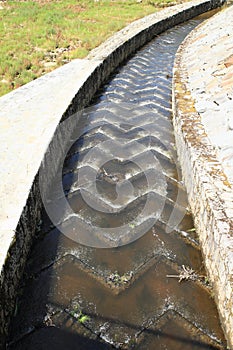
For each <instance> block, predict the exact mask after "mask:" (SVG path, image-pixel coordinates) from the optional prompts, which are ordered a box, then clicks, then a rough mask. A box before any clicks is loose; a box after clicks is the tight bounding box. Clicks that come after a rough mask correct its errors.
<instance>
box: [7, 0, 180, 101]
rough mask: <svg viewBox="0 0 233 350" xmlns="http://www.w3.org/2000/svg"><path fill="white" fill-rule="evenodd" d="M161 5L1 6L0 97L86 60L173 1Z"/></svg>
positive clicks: (65, 1)
mask: <svg viewBox="0 0 233 350" xmlns="http://www.w3.org/2000/svg"><path fill="white" fill-rule="evenodd" d="M162 1H163V2H161V0H154V1H147V0H142V2H137V0H128V1H127V0H121V1H120V0H119V1H113V0H112V1H111V0H99V1H94V0H90V1H88V0H86V1H85V0H82V1H75V0H57V1H52V0H36V1H6V2H2V3H1V7H2V9H0V96H1V95H3V94H5V93H7V92H9V91H11V90H12V89H15V88H17V87H19V86H21V85H23V84H26V83H28V82H29V81H31V80H33V79H36V78H37V77H39V76H41V75H43V74H45V73H47V72H49V71H51V70H53V69H55V68H57V67H59V66H60V65H62V64H64V63H67V62H69V61H70V60H72V59H74V58H83V57H85V56H86V55H87V54H88V52H89V51H90V50H92V49H93V48H94V47H96V46H98V45H99V44H100V43H101V42H103V41H104V40H105V39H106V38H108V37H109V36H111V35H112V34H113V33H114V32H116V31H118V30H120V29H121V28H123V27H124V26H126V25H127V24H129V23H130V22H132V21H134V20H136V19H138V18H140V17H143V16H146V15H148V14H150V13H152V12H155V11H156V10H158V9H159V8H161V7H163V6H166V5H170V4H171V0H162ZM178 1H179V0H178Z"/></svg>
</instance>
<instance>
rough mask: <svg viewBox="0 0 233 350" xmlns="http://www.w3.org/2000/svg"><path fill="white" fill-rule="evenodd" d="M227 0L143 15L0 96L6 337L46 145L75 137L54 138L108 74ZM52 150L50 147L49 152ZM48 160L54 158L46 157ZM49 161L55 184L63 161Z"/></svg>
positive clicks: (1, 326) (0, 313)
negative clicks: (83, 53) (164, 34)
mask: <svg viewBox="0 0 233 350" xmlns="http://www.w3.org/2000/svg"><path fill="white" fill-rule="evenodd" d="M223 2H224V0H206V1H202V0H195V1H193V2H189V3H184V4H182V5H177V6H174V7H171V8H167V9H165V10H163V11H161V12H157V13H155V14H152V15H150V16H147V17H146V18H143V19H141V20H138V21H136V22H134V23H132V24H131V25H129V26H128V27H126V28H124V29H123V30H121V31H120V32H118V33H117V34H115V35H114V36H113V37H112V38H110V39H108V40H107V41H106V42H105V43H104V44H102V45H101V46H100V47H98V48H97V49H95V50H93V51H92V52H91V53H90V55H89V56H88V57H87V58H86V59H84V60H78V59H77V60H74V61H72V62H71V63H69V64H67V65H65V66H63V67H61V68H59V69H57V70H55V71H53V72H52V73H49V74H47V75H45V76H43V77H41V78H39V79H37V80H35V81H33V82H31V83H29V84H27V85H25V86H23V87H21V88H19V89H17V90H15V91H13V92H11V93H9V94H7V95H5V96H3V97H1V98H0V134H1V135H0V138H1V154H0V160H1V164H2V167H1V184H0V193H1V210H0V240H1V248H0V269H1V275H0V276H1V277H0V337H1V342H0V343H2V344H3V343H4V337H5V334H6V333H7V328H8V324H9V320H10V316H11V314H12V312H13V309H14V301H15V297H16V294H17V285H18V282H19V279H20V277H21V275H22V271H23V267H24V264H25V261H26V257H27V254H28V251H29V249H30V245H31V241H32V238H33V236H34V232H35V230H36V225H37V223H38V222H39V220H40V210H41V199H40V193H39V186H38V171H39V168H40V164H41V162H42V160H43V158H44V155H45V153H46V151H47V150H48V149H49V148H50V147H53V144H54V142H55V143H57V142H58V143H59V144H61V147H62V142H63V140H64V139H65V137H70V136H71V135H72V129H71V128H70V129H69V128H67V131H66V135H63V136H65V137H63V138H61V137H59V135H56V136H55V137H54V134H55V131H56V128H57V126H58V124H59V122H60V121H61V120H64V119H65V118H68V117H69V116H70V115H72V114H74V113H76V112H77V111H78V110H80V109H82V108H83V107H85V106H87V105H88V103H89V102H90V100H91V98H92V97H93V95H94V93H95V92H96V91H97V89H98V88H99V87H100V85H101V84H103V82H104V81H105V80H106V79H107V77H108V76H109V74H110V73H111V72H113V71H114V69H115V68H116V67H117V66H118V65H119V64H121V63H122V62H123V61H124V60H125V59H126V58H127V57H129V55H130V54H132V53H133V52H135V51H136V50H137V49H138V48H139V47H141V46H142V45H144V44H145V43H146V42H148V41H150V40H151V39H152V38H153V37H154V36H155V35H157V34H160V33H161V32H163V31H165V30H166V29H168V28H171V27H173V26H174V25H176V24H179V23H182V22H184V21H185V20H188V19H190V18H193V17H195V16H197V15H199V14H201V13H204V12H206V11H208V10H211V9H213V8H216V7H218V6H221V5H222V4H223ZM47 154H49V152H48V153H47ZM44 161H45V162H46V161H51V160H49V159H48V157H47V156H46V157H45V160H44ZM59 161H60V160H59V157H58V158H57V159H53V160H52V163H51V164H50V168H51V173H50V174H48V176H47V178H46V179H45V182H46V183H47V184H49V183H50V180H51V178H52V177H53V174H54V172H56V170H57V167H58V165H59Z"/></svg>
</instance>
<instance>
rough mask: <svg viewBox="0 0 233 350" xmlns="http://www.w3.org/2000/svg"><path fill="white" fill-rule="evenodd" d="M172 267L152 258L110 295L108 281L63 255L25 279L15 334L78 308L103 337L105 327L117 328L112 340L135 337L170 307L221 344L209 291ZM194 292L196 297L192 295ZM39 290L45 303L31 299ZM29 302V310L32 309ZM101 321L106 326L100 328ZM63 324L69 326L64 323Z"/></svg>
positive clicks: (72, 313) (41, 324) (114, 341)
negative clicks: (20, 319)
mask: <svg viewBox="0 0 233 350" xmlns="http://www.w3.org/2000/svg"><path fill="white" fill-rule="evenodd" d="M176 273H177V271H176V270H174V269H173V268H172V267H171V266H170V264H167V263H165V262H164V261H163V260H160V259H159V260H158V259H157V260H156V259H155V261H154V264H153V265H152V266H151V267H150V268H149V269H147V270H145V272H144V274H142V275H140V277H139V278H137V279H135V280H134V281H133V283H132V284H130V287H129V288H125V289H124V290H123V291H122V292H121V293H120V294H117V297H116V296H115V297H114V293H113V291H112V290H111V289H110V288H109V287H107V286H105V285H104V284H102V283H100V282H99V281H98V279H96V278H93V276H92V275H89V274H86V273H85V271H83V270H82V269H80V264H79V263H78V261H77V259H74V258H72V257H69V256H68V257H67V258H66V259H63V260H61V261H59V262H58V263H57V264H56V265H54V267H53V268H50V269H49V270H46V271H44V272H42V274H40V276H39V277H38V278H37V279H31V280H29V281H27V285H28V289H29V290H31V298H30V300H28V297H27V296H26V295H25V298H24V296H23V297H22V308H21V310H22V312H23V315H24V322H22V323H20V324H18V325H16V326H15V327H14V334H15V337H16V338H17V335H19V334H24V333H26V332H27V331H28V330H30V329H31V330H33V329H36V328H42V327H43V325H44V324H45V321H46V320H47V319H51V320H52V324H54V325H55V326H56V323H54V322H55V320H54V319H53V313H55V314H57V313H58V312H59V311H63V312H64V310H65V312H68V314H69V315H70V317H71V318H75V313H78V312H79V310H82V312H83V313H84V314H86V315H89V316H90V318H91V320H90V322H89V323H88V329H90V330H91V332H92V333H94V334H96V335H100V337H101V338H102V339H105V338H106V337H107V336H109V335H108V328H110V329H111V332H113V334H114V333H115V334H116V337H115V339H114V340H113V339H112V343H113V344H114V345H115V346H116V345H117V344H118V343H119V342H122V339H124V337H125V338H126V339H127V338H129V339H134V338H135V337H136V336H137V333H138V332H140V331H141V332H142V331H143V330H144V329H145V328H146V329H148V328H149V327H150V325H151V321H152V320H153V325H154V326H156V321H157V322H158V320H159V319H160V316H161V314H163V313H164V312H165V311H166V310H169V309H170V310H174V311H176V312H178V313H179V314H180V315H182V318H184V320H185V322H187V321H188V322H189V323H190V324H191V325H193V326H194V327H196V328H197V329H198V330H199V332H201V333H203V334H204V336H207V337H209V338H210V340H211V341H215V344H216V345H220V346H221V338H222V333H221V330H220V328H219V326H218V324H217V322H216V319H215V315H216V307H215V305H214V303H213V302H212V300H211V299H210V297H209V294H208V293H206V292H205V290H204V289H203V287H202V286H201V285H198V284H197V283H194V282H191V281H190V282H188V283H184V284H183V285H182V287H181V285H180V284H179V283H178V281H177V280H175V279H173V278H168V277H167V276H169V275H172V274H176ZM51 282H52V283H51ZM35 288H36V292H35ZM77 290H78V293H77ZM193 292H195V295H198V296H199V297H198V298H193ZM145 293H146V295H147V298H145ZM39 295H43V299H44V300H46V303H47V305H41V304H38V303H36V300H37V298H38V296H39ZM113 298H114V303H113ZM129 300H130V301H131V302H130V303H129ZM35 304H36V305H35ZM200 305H201V308H200ZM126 306H127V307H126ZM32 308H33V310H34V313H32V312H31V309H32ZM210 316H211V320H212V322H210ZM56 317H57V315H56ZM106 323H108V324H109V327H106V328H107V329H106V328H105V329H104V330H103V328H104V327H103V326H104V325H106ZM119 324H120V325H124V326H125V330H124V336H123V337H122V334H121V333H119V332H118V331H117V329H118V327H119ZM63 327H64V328H63V329H64V330H67V331H68V329H69V327H68V328H66V326H63ZM126 344H127V343H126ZM126 344H125V345H126Z"/></svg>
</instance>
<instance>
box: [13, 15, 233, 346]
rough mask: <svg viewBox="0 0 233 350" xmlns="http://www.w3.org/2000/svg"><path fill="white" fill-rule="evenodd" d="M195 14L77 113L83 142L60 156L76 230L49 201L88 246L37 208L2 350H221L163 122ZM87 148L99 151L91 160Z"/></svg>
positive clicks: (209, 294) (218, 329)
mask: <svg viewBox="0 0 233 350" xmlns="http://www.w3.org/2000/svg"><path fill="white" fill-rule="evenodd" d="M203 18H204V17H203V16H202V17H199V18H197V19H194V20H190V21H189V22H186V23H184V24H182V25H179V26H176V27H175V28H173V29H171V30H168V31H166V32H165V33H163V34H161V35H159V36H158V37H156V38H155V39H154V40H153V41H152V42H150V43H149V44H148V45H146V46H145V47H143V48H142V49H141V50H140V51H138V52H137V53H136V54H135V55H134V56H133V57H132V58H131V59H130V60H129V61H128V62H127V63H125V65H124V66H122V67H120V68H119V69H118V70H117V71H116V72H115V74H114V75H113V76H112V77H111V80H110V81H109V82H108V84H106V85H105V86H104V87H103V88H102V90H101V91H99V92H98V94H96V96H95V98H94V99H93V103H92V107H91V109H89V110H88V111H85V113H83V115H82V117H81V118H80V122H79V128H80V130H81V137H80V138H79V139H78V140H77V141H76V142H75V143H74V144H73V145H72V147H71V148H70V150H69V152H68V154H67V157H66V159H65V162H64V166H63V178H62V179H63V188H64V191H65V193H66V196H67V200H68V201H69V204H70V206H71V208H72V210H73V212H74V213H75V214H76V217H77V218H78V220H80V221H79V222H80V225H78V226H74V222H73V221H72V220H71V219H70V217H69V216H67V215H68V214H67V212H66V211H65V210H64V211H62V208H61V207H60V205H61V202H60V199H59V196H58V198H56V201H57V203H56V206H57V208H58V210H59V212H61V218H62V219H61V221H62V222H61V224H60V228H61V229H62V228H65V229H66V232H73V231H75V232H76V236H75V237H80V240H81V242H83V241H82V240H83V239H84V240H85V237H86V236H85V235H86V234H87V231H86V230H88V229H89V228H90V227H91V228H92V227H93V235H94V234H95V236H96V237H95V238H94V239H93V240H94V244H93V246H87V245H85V244H80V243H78V242H77V241H74V240H72V239H70V238H69V235H68V237H67V236H66V235H64V234H62V233H61V232H60V230H59V229H58V228H57V227H56V225H54V224H53V223H52V222H51V221H50V219H49V218H48V216H47V215H46V213H45V212H44V214H43V220H42V223H40V227H39V230H38V232H37V238H36V240H35V242H34V244H33V247H32V249H31V252H30V256H29V259H28V263H27V266H26V269H25V274H24V278H23V280H22V282H21V286H20V290H19V297H18V300H17V306H16V309H15V316H14V318H13V319H12V323H11V330H10V335H9V339H8V348H9V349H12V350H13V349H15V350H16V349H18V350H20V349H22V350H26V349H28V350H32V349H33V350H34V349H38V350H39V349H40V350H42V349H43V350H46V349H80V350H88V349H91V350H95V349H112V348H116V349H140V350H143V349H145V350H157V349H161V350H162V349H167V350H184V349H190V350H195V349H199V350H200V349H226V342H225V339H224V335H223V332H222V329H221V325H220V322H219V317H218V313H217V308H216V305H215V303H214V300H213V297H212V292H211V288H210V286H209V285H208V278H207V277H206V273H205V269H204V266H203V260H202V255H201V251H200V246H199V243H198V237H197V236H196V234H195V231H194V230H193V220H192V215H191V213H190V212H189V209H188V203H187V197H186V192H185V189H184V187H183V184H182V181H181V179H180V170H179V165H178V162H177V159H176V154H175V141H174V135H173V128H172V120H171V118H172V113H171V79H172V67H173V62H174V56H175V53H176V51H177V48H178V46H179V44H180V43H181V42H182V40H183V39H184V38H185V36H186V35H187V34H188V33H189V32H190V31H191V30H192V29H193V28H194V27H195V26H196V25H198V24H199V23H200V22H201V21H202V20H203ZM109 141H110V142H109ZM106 142H108V143H106ZM119 145H123V146H124V147H123V148H122V149H120V146H119ZM107 146H108V147H107ZM92 149H95V150H96V151H97V153H96V154H95V156H94V157H92V158H91V157H89V158H88V156H89V155H90V152H91V150H92ZM119 149H120V151H119ZM117 152H118V153H117ZM151 157H152V158H153V157H154V158H153V159H156V161H157V160H158V161H159V166H153V161H154V160H153V159H152V158H151ZM99 159H101V162H100V161H99ZM155 164H157V165H158V163H155ZM81 173H82V176H81V177H80V174H81ZM93 174H94V175H93ZM92 175H93V176H95V185H96V187H93V181H91V180H90V179H92V178H93V177H92ZM55 187H56V186H55ZM83 194H85V196H83ZM145 206H147V210H146V211H143V210H144V208H145ZM174 208H176V211H175V216H174V217H173V219H172V220H171V217H172V215H173V214H174ZM142 213H143V214H142ZM157 214H158V215H157ZM96 228H99V231H98V230H97V229H96ZM167 228H169V229H167ZM111 229H112V230H111ZM116 229H119V230H118V231H115V233H114V230H116ZM116 232H117V234H116ZM142 232H143V233H142ZM95 244H96V245H97V246H98V248H96V247H95ZM101 244H102V246H103V247H105V248H103V247H102V246H101ZM106 247H107V248H106ZM182 276H183V279H182V278H181V277H182Z"/></svg>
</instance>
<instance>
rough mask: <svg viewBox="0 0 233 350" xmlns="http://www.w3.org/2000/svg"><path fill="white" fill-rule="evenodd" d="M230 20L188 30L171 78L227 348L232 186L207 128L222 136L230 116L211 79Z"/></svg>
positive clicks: (231, 327)
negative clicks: (222, 121)
mask: <svg viewBox="0 0 233 350" xmlns="http://www.w3.org/2000/svg"><path fill="white" fill-rule="evenodd" d="M232 19H233V7H230V8H228V9H225V10H223V11H221V12H220V13H218V14H217V15H215V16H214V17H212V18H210V19H209V20H207V21H206V22H204V23H203V24H201V25H200V26H198V27H197V28H196V29H194V31H192V32H191V33H190V35H188V37H187V38H186V39H185V41H184V42H183V43H182V45H181V46H180V48H179V50H178V52H177V55H176V60H175V66H174V76H173V110H174V126H175V135H176V143H177V151H178V157H179V160H180V163H181V168H182V173H183V178H184V181H185V185H186V188H187V192H188V197H189V203H190V205H191V209H192V212H193V215H194V219H195V226H196V228H197V231H198V233H199V238H200V243H201V247H202V250H203V255H204V259H205V264H206V267H207V271H208V273H209V278H210V281H211V282H212V284H213V287H214V291H215V297H216V303H217V306H218V309H219V314H220V317H221V320H222V325H223V327H224V329H225V334H226V338H227V340H228V343H229V348H230V349H233V187H232V183H230V181H229V179H228V177H227V172H225V167H224V163H222V161H221V157H220V156H219V153H221V149H220V150H219V149H218V147H219V146H218V144H215V143H214V142H213V141H214V138H213V137H210V136H212V135H210V134H209V130H210V129H211V128H212V129H213V128H214V127H215V130H212V131H213V132H215V133H216V134H217V135H218V136H224V135H225V138H226V139H227V135H226V131H225V126H224V125H222V127H221V123H219V121H221V120H224V117H225V116H226V114H227V113H226V112H227V110H229V112H230V113H231V116H232V110H233V101H231V97H230V99H228V98H227V97H229V91H228V89H226V88H225V89H224V85H222V84H221V83H220V84H219V82H218V80H216V81H214V80H215V74H214V72H217V71H218V70H219V66H218V64H219V62H221V64H222V62H223V61H224V58H227V57H228V56H229V55H230V54H232V52H230V51H229V50H227V47H228V46H229V47H231V48H232V32H233V28H232V25H229V23H228V22H229V21H231V22H232ZM229 33H230V34H229ZM227 45H228V46H227ZM207 52H208V53H207ZM214 52H215V54H214ZM216 53H218V55H217V54H216ZM207 61H208V64H207V63H206V62H207ZM228 61H229V60H228ZM228 61H227V62H228ZM229 67H230V65H229ZM210 71H211V72H212V74H209V73H210ZM231 71H232V72H233V69H232V68H231ZM228 73H229V71H228V70H225V72H223V71H222V72H221V80H223V81H225V79H224V75H226V74H228ZM231 76H232V73H231ZM218 78H219V77H218ZM232 88H233V83H232V80H231V90H232ZM197 89H198V91H199V93H197V92H198V91H197ZM231 93H233V90H232V92H231ZM210 96H212V99H211V98H210ZM220 96H221V102H220V100H219V98H220ZM225 97H226V100H228V103H227V104H225V103H224V101H225ZM218 101H219V104H218V108H217V103H218ZM201 102H202V108H200V106H201ZM213 109H214V112H213ZM197 110H199V111H197ZM204 112H205V115H204V117H205V118H206V117H209V125H208V127H207V125H205V123H204V121H203V113H204ZM217 118H218V120H219V121H218V120H217ZM216 123H218V125H217V129H216ZM228 131H229V130H228ZM213 132H212V134H213ZM216 141H217V140H216ZM231 141H232V139H231Z"/></svg>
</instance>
